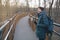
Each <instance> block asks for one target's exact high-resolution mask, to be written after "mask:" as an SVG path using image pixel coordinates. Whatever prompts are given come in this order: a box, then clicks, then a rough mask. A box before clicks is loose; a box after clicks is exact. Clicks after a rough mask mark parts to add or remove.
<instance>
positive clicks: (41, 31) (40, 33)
mask: <svg viewBox="0 0 60 40" xmlns="http://www.w3.org/2000/svg"><path fill="white" fill-rule="evenodd" d="M42 17H43V22H40V21H42V20H41V18H42ZM43 23H44V24H43ZM48 25H49V23H48V19H47V16H46V12H45V11H42V12H41V13H39V14H38V22H37V25H36V34H37V37H39V38H45V37H46V27H47V26H48Z"/></svg>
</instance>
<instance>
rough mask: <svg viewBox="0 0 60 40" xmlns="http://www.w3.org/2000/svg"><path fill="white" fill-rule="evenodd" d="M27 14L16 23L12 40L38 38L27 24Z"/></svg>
mask: <svg viewBox="0 0 60 40" xmlns="http://www.w3.org/2000/svg"><path fill="white" fill-rule="evenodd" d="M28 19H29V16H26V17H24V18H22V19H21V20H20V21H19V22H18V24H17V25H16V29H15V34H14V40H38V38H37V37H36V34H35V32H33V31H32V29H31V28H30V26H29V23H28Z"/></svg>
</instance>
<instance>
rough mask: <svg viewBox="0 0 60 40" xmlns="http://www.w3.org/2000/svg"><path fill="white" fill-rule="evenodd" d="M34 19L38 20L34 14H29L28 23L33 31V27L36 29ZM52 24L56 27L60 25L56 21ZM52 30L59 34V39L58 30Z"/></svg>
mask: <svg viewBox="0 0 60 40" xmlns="http://www.w3.org/2000/svg"><path fill="white" fill-rule="evenodd" d="M34 20H35V21H36V20H38V18H36V17H35V16H32V15H30V18H29V23H30V25H31V27H32V29H33V31H35V29H36V28H35V26H36V25H35V24H34V23H33V21H34ZM53 25H54V26H56V27H60V24H58V23H53ZM53 32H54V33H55V35H57V36H59V39H60V33H58V32H57V31H55V30H53ZM55 35H54V36H55ZM53 40H54V38H53ZM55 40H57V39H55Z"/></svg>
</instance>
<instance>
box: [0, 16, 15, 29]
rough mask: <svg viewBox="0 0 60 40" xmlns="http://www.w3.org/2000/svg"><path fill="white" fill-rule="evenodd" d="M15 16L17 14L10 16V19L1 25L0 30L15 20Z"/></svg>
mask: <svg viewBox="0 0 60 40" xmlns="http://www.w3.org/2000/svg"><path fill="white" fill-rule="evenodd" d="M14 17H15V15H14V16H13V17H12V18H10V19H9V20H7V21H6V22H5V23H4V24H3V25H2V26H1V27H0V30H2V29H3V28H5V26H6V25H7V24H8V23H9V22H10V21H11V20H13V18H14Z"/></svg>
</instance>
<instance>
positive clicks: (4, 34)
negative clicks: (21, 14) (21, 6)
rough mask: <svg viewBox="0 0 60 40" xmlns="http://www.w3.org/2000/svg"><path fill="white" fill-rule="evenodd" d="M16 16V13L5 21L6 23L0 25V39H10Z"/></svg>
mask: <svg viewBox="0 0 60 40" xmlns="http://www.w3.org/2000/svg"><path fill="white" fill-rule="evenodd" d="M15 16H16V15H14V16H13V17H12V18H10V19H8V20H7V21H5V23H4V24H3V25H2V26H1V27H0V40H7V39H8V37H9V34H10V33H11V30H12V28H13V25H14V18H15ZM12 35H13V34H12Z"/></svg>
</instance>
